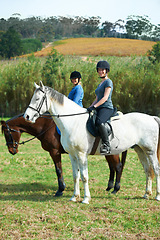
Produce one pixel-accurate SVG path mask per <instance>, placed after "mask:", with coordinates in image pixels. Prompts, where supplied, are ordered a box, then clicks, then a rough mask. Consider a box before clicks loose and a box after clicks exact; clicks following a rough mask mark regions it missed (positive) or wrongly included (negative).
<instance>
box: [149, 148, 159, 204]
mask: <svg viewBox="0 0 160 240" xmlns="http://www.w3.org/2000/svg"><path fill="white" fill-rule="evenodd" d="M148 158H149V161H150V164H151V166H152V168H153V171H154V174H155V176H156V186H157V194H156V198H155V199H156V200H157V201H160V164H159V162H158V158H157V152H155V153H153V152H152V153H149V154H148Z"/></svg>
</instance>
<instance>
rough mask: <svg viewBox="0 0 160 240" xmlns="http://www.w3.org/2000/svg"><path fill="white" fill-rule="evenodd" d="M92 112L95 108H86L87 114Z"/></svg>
mask: <svg viewBox="0 0 160 240" xmlns="http://www.w3.org/2000/svg"><path fill="white" fill-rule="evenodd" d="M93 110H96V108H95V107H94V106H92V107H89V108H87V111H88V112H92V111H93Z"/></svg>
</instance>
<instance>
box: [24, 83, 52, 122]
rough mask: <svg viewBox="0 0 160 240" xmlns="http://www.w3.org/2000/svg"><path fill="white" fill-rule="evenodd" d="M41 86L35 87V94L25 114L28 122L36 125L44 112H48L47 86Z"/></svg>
mask: <svg viewBox="0 0 160 240" xmlns="http://www.w3.org/2000/svg"><path fill="white" fill-rule="evenodd" d="M40 84H41V86H38V85H37V84H36V83H34V85H35V88H36V90H35V92H34V94H33V97H32V99H31V102H30V104H29V106H28V108H27V109H26V111H25V113H24V118H25V120H26V121H29V122H32V123H35V121H36V120H37V118H38V117H40V116H41V115H42V114H43V113H44V112H46V111H48V106H47V96H46V90H45V86H44V85H43V83H42V82H40Z"/></svg>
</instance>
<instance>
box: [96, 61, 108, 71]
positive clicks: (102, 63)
mask: <svg viewBox="0 0 160 240" xmlns="http://www.w3.org/2000/svg"><path fill="white" fill-rule="evenodd" d="M98 68H102V69H106V71H107V72H109V71H110V65H109V63H108V62H107V61H104V60H102V61H99V62H98V63H97V66H96V69H97V72H98Z"/></svg>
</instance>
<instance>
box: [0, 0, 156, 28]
mask: <svg viewBox="0 0 160 240" xmlns="http://www.w3.org/2000/svg"><path fill="white" fill-rule="evenodd" d="M15 13H19V14H20V15H21V16H20V18H22V19H24V18H28V17H32V16H35V17H37V16H40V17H42V18H47V17H51V16H64V17H74V16H83V17H92V16H94V17H97V16H99V17H101V22H104V21H109V22H112V23H114V22H116V21H117V20H118V19H122V20H125V21H126V19H127V17H128V16H129V15H139V16H144V15H146V16H148V17H149V20H150V22H151V23H152V24H155V25H157V24H160V0H100V1H98V0H0V18H5V19H8V18H10V17H11V16H12V15H13V14H15Z"/></svg>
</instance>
